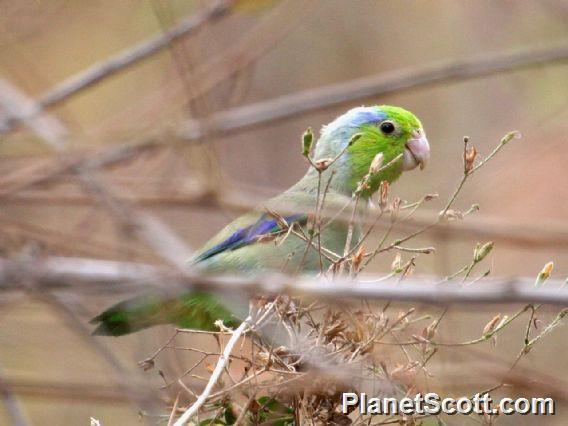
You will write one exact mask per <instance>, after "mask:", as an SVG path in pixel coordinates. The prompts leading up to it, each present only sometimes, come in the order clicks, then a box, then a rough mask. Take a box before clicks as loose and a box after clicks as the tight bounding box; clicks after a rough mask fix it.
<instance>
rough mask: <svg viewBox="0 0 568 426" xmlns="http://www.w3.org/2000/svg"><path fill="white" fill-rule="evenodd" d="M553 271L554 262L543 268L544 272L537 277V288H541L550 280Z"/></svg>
mask: <svg viewBox="0 0 568 426" xmlns="http://www.w3.org/2000/svg"><path fill="white" fill-rule="evenodd" d="M553 269H554V263H553V262H548V263H547V264H546V265H544V268H542V271H540V272H539V274H538V275H537V277H536V281H535V283H534V285H535V287H540V286H541V285H543V284H544V283H545V282H546V280H548V279H549V278H550V274H551V273H552V270H553Z"/></svg>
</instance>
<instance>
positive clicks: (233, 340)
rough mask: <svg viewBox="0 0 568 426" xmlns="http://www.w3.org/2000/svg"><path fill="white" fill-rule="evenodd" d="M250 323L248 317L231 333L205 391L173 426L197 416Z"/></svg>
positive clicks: (250, 318)
mask: <svg viewBox="0 0 568 426" xmlns="http://www.w3.org/2000/svg"><path fill="white" fill-rule="evenodd" d="M251 321H252V317H250V316H249V317H247V318H246V319H245V320H244V321H243V322H242V324H241V325H240V326H239V327H238V328H237V329H235V331H233V333H232V334H231V338H230V339H229V341H228V342H227V345H226V346H225V350H224V351H223V353H222V354H221V356H219V360H218V361H217V365H216V366H215V369H214V370H213V373H211V377H210V378H209V381H208V382H207V386H205V389H204V390H203V392H202V393H201V395H199V398H197V401H195V402H194V403H193V404H192V405H191V407H189V408H188V409H187V410H186V411H185V412H184V413H183V414H182V415H181V416H180V418H179V419H177V421H176V422H175V423H174V426H182V425H183V424H184V423H185V422H187V421H188V420H189V419H190V418H191V417H193V416H194V415H195V414H197V411H198V410H199V409H200V408H201V406H202V405H203V404H204V403H205V401H206V400H207V398H208V397H209V394H210V393H211V391H212V390H213V387H214V386H215V385H216V384H217V381H218V380H219V377H220V376H221V373H222V372H223V371H224V369H225V365H226V363H227V362H228V360H229V358H230V355H231V352H232V350H233V347H234V346H235V344H236V343H237V341H238V340H239V338H240V337H241V335H242V334H243V333H244V332H245V330H246V329H247V327H249V323H250V322H251Z"/></svg>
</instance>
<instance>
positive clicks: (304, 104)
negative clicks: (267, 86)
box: [180, 44, 568, 140]
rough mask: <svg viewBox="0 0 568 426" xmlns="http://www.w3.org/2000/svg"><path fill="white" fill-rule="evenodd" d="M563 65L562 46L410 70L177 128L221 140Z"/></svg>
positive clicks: (566, 53) (188, 135)
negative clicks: (395, 96) (378, 101)
mask: <svg viewBox="0 0 568 426" xmlns="http://www.w3.org/2000/svg"><path fill="white" fill-rule="evenodd" d="M567 60H568V44H561V45H557V46H553V47H548V48H533V49H526V50H522V51H511V52H500V53H492V54H489V55H483V56H473V57H468V58H463V59H459V60H454V61H447V62H442V63H434V64H427V65H425V66H422V67H415V66H413V67H411V68H406V69H402V70H398V71H394V72H390V73H381V74H376V75H373V76H370V77H363V78H359V79H355V80H350V81H347V82H343V83H337V84H331V85H328V86H324V87H319V88H316V89H310V90H306V91H302V92H298V93H293V94H290V95H285V96H281V97H278V98H273V99H270V100H267V101H261V102H256V103H253V104H249V105H245V106H242V107H238V108H234V109H230V110H226V111H220V112H218V113H215V114H213V115H212V116H211V117H208V118H207V120H206V121H196V120H188V121H186V122H185V123H184V124H183V126H182V127H181V129H180V135H181V137H183V138H185V139H186V140H196V139H200V138H201V137H203V135H204V134H206V133H207V134H210V133H214V134H215V133H216V134H223V133H230V132H236V131H242V130H245V129H248V128H251V127H254V126H258V125H262V124H266V123H270V122H273V121H277V120H282V119H287V118H291V117H294V116H297V115H300V114H303V113H306V112H310V111H317V110H321V109H325V108H330V107H333V106H338V105H343V104H347V103H352V102H360V101H362V100H364V99H369V98H377V97H379V96H384V95H387V94H391V93H398V92H401V91H404V90H410V89H414V88H420V87H427V86H433V85H438V84H442V83H448V82H451V81H465V80H471V79H475V78H480V77H487V76H490V75H495V74H500V73H504V72H510V71H513V70H519V69H525V68H533V67H538V66H542V65H545V64H551V63H562V62H565V61H567Z"/></svg>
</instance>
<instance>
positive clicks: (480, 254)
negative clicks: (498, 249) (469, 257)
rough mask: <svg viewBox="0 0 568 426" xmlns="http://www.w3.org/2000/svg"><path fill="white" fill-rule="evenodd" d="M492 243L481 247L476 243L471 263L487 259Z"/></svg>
mask: <svg viewBox="0 0 568 426" xmlns="http://www.w3.org/2000/svg"><path fill="white" fill-rule="evenodd" d="M493 245H494V243H493V241H489V242H487V243H485V244H483V245H481V244H479V243H477V246H476V247H475V250H474V251H473V261H474V262H475V263H479V262H481V261H482V260H483V259H485V258H486V257H487V255H488V254H489V253H491V250H493Z"/></svg>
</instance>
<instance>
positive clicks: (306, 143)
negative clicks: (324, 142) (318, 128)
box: [302, 127, 314, 157]
mask: <svg viewBox="0 0 568 426" xmlns="http://www.w3.org/2000/svg"><path fill="white" fill-rule="evenodd" d="M313 142H314V134H313V133H312V128H311V127H308V128H307V129H306V131H305V132H304V134H303V135H302V155H303V156H304V157H307V156H309V155H310V151H311V150H312V144H313Z"/></svg>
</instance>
